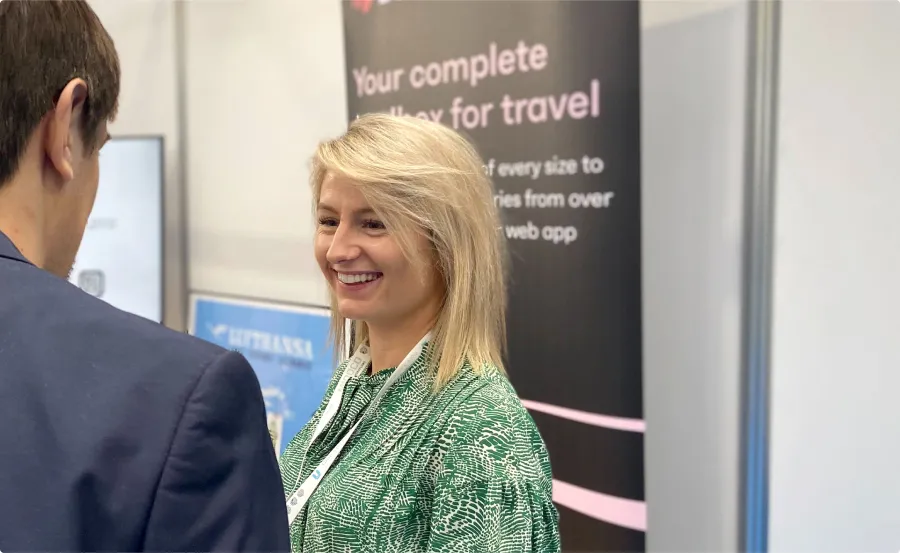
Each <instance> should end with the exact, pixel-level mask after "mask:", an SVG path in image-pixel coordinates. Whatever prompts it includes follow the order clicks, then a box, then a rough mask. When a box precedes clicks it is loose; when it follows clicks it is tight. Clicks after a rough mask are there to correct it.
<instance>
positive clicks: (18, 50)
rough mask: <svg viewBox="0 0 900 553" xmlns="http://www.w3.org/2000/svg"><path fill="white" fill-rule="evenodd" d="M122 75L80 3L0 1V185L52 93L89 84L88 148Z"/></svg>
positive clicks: (110, 110) (108, 42)
mask: <svg viewBox="0 0 900 553" xmlns="http://www.w3.org/2000/svg"><path fill="white" fill-rule="evenodd" d="M120 74H121V70H120V68H119V57H118V54H116V49H115V46H114V45H113V41H112V38H111V37H110V36H109V33H108V32H107V31H106V29H105V28H104V27H103V24H101V23H100V19H98V18H97V15H96V14H95V13H94V10H92V9H91V7H90V6H89V5H88V3H87V1H86V0H0V187H2V186H3V184H4V183H6V182H7V181H9V180H10V179H11V178H12V176H13V175H14V174H15V173H16V171H17V170H18V166H19V163H20V160H21V157H22V155H23V154H24V151H25V147H26V145H27V144H28V140H29V138H30V137H31V135H32V133H34V130H35V129H36V128H37V126H38V125H39V124H40V122H41V120H42V119H43V117H44V116H45V115H46V114H47V113H48V112H49V111H50V110H52V109H53V107H54V105H55V104H56V101H57V100H58V98H59V94H60V93H61V92H62V90H63V89H64V88H65V86H66V85H67V84H68V83H69V82H70V81H71V80H72V79H76V78H80V79H83V80H84V81H85V82H86V83H87V86H88V94H87V100H86V102H85V110H84V118H83V121H82V123H83V124H82V128H81V138H82V140H84V143H85V147H86V148H88V150H89V151H93V150H94V148H96V147H97V146H98V145H99V144H98V142H99V140H100V138H101V137H99V136H98V134H97V131H98V128H99V126H100V124H101V123H103V122H104V121H108V120H110V119H111V118H112V117H113V116H115V112H116V108H117V106H118V100H119V80H120Z"/></svg>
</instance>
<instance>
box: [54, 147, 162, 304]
mask: <svg viewBox="0 0 900 553" xmlns="http://www.w3.org/2000/svg"><path fill="white" fill-rule="evenodd" d="M162 229H163V138H162V137H155V136H154V137H126V138H113V139H112V140H110V141H109V142H108V143H107V144H106V145H105V146H104V147H103V149H102V150H101V152H100V186H99V190H98V191H97V199H96V202H95V203H94V210H93V212H92V213H91V216H90V219H89V220H88V225H87V229H86V230H85V233H84V239H83V240H82V242H81V248H80V249H79V250H78V256H77V257H76V259H75V266H74V268H73V270H72V274H71V276H70V280H71V282H73V283H74V284H75V285H77V286H78V287H79V288H81V289H82V290H84V291H85V292H87V293H89V294H91V295H94V296H96V297H98V298H101V299H103V300H105V301H107V302H109V303H110V304H111V305H114V306H115V307H118V308H119V309H122V310H124V311H128V312H130V313H133V314H135V315H139V316H141V317H145V318H147V319H150V320H152V321H156V322H162V320H163V230H162Z"/></svg>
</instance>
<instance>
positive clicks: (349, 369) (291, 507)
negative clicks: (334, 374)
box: [287, 332, 431, 525]
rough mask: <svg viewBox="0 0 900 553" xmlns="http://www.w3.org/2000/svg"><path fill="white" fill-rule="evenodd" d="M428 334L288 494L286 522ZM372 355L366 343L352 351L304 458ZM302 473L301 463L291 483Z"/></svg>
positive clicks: (416, 355) (419, 351)
mask: <svg viewBox="0 0 900 553" xmlns="http://www.w3.org/2000/svg"><path fill="white" fill-rule="evenodd" d="M430 337H431V333H430V332H429V333H428V334H426V335H425V337H424V338H422V339H421V340H420V341H419V343H418V344H416V347H414V348H413V349H412V351H410V352H409V353H408V354H406V357H405V358H404V359H403V361H402V362H401V363H400V364H399V365H398V366H397V368H396V369H395V370H394V374H392V375H391V377H390V378H389V379H388V380H387V382H385V383H384V386H382V387H381V389H380V390H378V394H376V395H375V398H374V399H372V402H371V403H369V406H368V407H367V408H366V410H365V411H364V412H363V414H362V415H361V416H360V417H359V420H358V421H356V424H354V425H353V427H351V428H350V430H348V431H347V433H346V434H345V435H344V437H343V438H341V441H340V442H338V443H337V445H335V446H334V448H333V449H332V450H331V451H329V452H328V454H327V455H326V456H325V457H324V458H323V459H322V462H320V463H319V466H317V467H316V469H315V470H314V471H313V472H312V474H310V475H309V476H308V477H307V478H306V480H305V481H304V482H303V484H302V485H301V486H300V487H299V488H298V489H297V491H295V492H294V493H293V494H291V496H290V497H289V498H288V499H287V512H288V524H289V525H290V524H293V522H294V520H295V519H296V518H297V515H299V514H300V511H302V510H303V507H304V506H305V505H306V502H307V501H309V498H310V496H311V495H312V494H313V492H314V491H316V488H318V487H319V483H320V482H321V481H322V478H323V477H324V476H325V473H327V472H328V469H330V468H331V465H333V464H334V461H335V460H336V459H337V458H338V455H340V454H341V451H343V449H344V447H345V446H346V445H347V442H348V441H349V440H350V437H351V436H353V434H354V433H355V432H356V429H357V428H359V425H360V423H362V421H363V420H364V419H365V417H366V415H367V414H369V413H370V412H372V411H373V410H374V409H375V407H377V406H378V403H379V402H380V401H381V399H382V398H383V397H384V395H385V394H386V393H387V392H388V390H389V389H390V388H391V386H393V385H394V384H395V383H396V382H397V381H398V380H399V379H400V378H401V377H402V376H403V375H404V374H406V371H408V370H409V368H410V367H411V366H412V364H413V363H415V361H416V359H418V358H419V356H420V355H421V354H422V348H423V347H424V346H425V343H426V342H427V341H428V339H429V338H430ZM371 358H372V355H371V353H370V352H369V348H368V346H366V345H365V344H363V345H361V346H360V347H359V348H358V349H357V350H356V353H354V354H353V357H352V358H351V359H350V362H349V363H347V366H346V367H345V368H344V373H343V374H342V375H341V379H340V380H339V381H338V383H337V385H336V386H335V389H334V393H332V395H331V399H330V400H329V401H328V405H326V406H325V410H324V411H322V417H321V418H320V419H319V424H317V425H316V429H315V431H314V432H313V435H312V438H310V440H309V445H307V446H306V452H304V455H303V458H304V459H305V458H306V455H308V454H309V447H310V446H311V445H312V444H313V442H315V441H316V438H318V437H319V435H320V434H321V433H322V432H323V431H324V430H325V428H326V427H327V426H328V425H329V424H330V423H331V421H332V420H333V419H334V416H335V415H336V414H337V412H338V409H340V407H341V401H342V400H343V397H344V388H345V387H346V385H347V381H348V380H350V379H351V378H353V377H359V376H360V375H361V374H362V373H363V372H364V371H365V370H366V369H367V368H368V366H369V361H370V360H371ZM302 474H303V470H302V467H301V470H300V472H298V473H297V480H296V481H295V482H294V486H296V485H297V483H298V482H299V481H300V478H301V475H302Z"/></svg>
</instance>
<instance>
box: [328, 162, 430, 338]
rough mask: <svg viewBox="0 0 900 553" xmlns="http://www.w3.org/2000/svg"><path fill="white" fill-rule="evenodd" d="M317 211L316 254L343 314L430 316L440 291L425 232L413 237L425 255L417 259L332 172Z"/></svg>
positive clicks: (387, 319) (393, 318)
mask: <svg viewBox="0 0 900 553" xmlns="http://www.w3.org/2000/svg"><path fill="white" fill-rule="evenodd" d="M316 216H317V219H318V228H317V231H316V241H315V252H316V260H317V261H318V263H319V267H320V268H321V269H322V273H323V274H324V275H325V279H326V280H327V281H328V284H329V286H331V289H332V290H333V291H334V294H335V297H336V298H337V308H338V311H339V312H340V314H341V315H342V316H343V317H345V318H348V319H352V320H358V321H365V322H366V323H367V324H368V325H369V326H370V327H377V326H398V325H399V326H407V325H408V324H410V323H412V322H414V321H422V324H429V323H430V322H431V320H432V319H433V317H434V316H435V314H436V312H437V309H438V306H439V305H440V291H439V284H438V278H437V275H436V273H435V270H434V268H433V262H432V261H433V260H432V252H431V244H430V243H429V242H428V240H427V239H426V238H425V237H423V236H420V235H417V236H416V239H415V241H414V246H415V251H414V253H413V255H414V256H416V258H417V260H422V261H423V263H420V264H419V263H417V264H415V265H414V264H412V263H410V261H409V260H407V258H406V257H405V256H404V255H403V251H402V250H401V248H400V244H399V243H398V242H397V240H396V238H395V237H394V236H393V235H391V233H390V232H388V231H387V230H386V229H385V225H384V224H383V222H382V221H380V220H379V219H378V217H377V216H376V214H375V212H374V211H373V210H372V208H371V206H370V205H369V204H368V203H367V202H366V199H365V197H364V196H363V195H362V193H361V192H360V191H359V190H358V189H357V188H356V187H355V186H353V184H352V183H351V182H349V181H348V180H346V179H345V178H344V177H341V176H338V175H334V174H331V173H329V174H327V175H326V176H325V179H324V180H323V182H322V190H321V193H320V197H319V204H318V206H317V209H316ZM417 269H418V270H417ZM426 319H427V320H426Z"/></svg>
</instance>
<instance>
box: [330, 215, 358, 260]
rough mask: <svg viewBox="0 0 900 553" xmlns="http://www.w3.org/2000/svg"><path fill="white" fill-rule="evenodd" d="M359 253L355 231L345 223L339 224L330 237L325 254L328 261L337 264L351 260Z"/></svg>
mask: <svg viewBox="0 0 900 553" xmlns="http://www.w3.org/2000/svg"><path fill="white" fill-rule="evenodd" d="M359 254H360V247H359V244H358V243H357V241H356V237H355V233H354V232H353V230H352V229H350V228H349V227H348V226H347V225H344V224H339V225H338V228H337V230H336V231H335V233H334V235H333V236H332V238H331V246H330V247H329V248H328V252H327V253H326V254H325V258H326V259H327V260H328V262H329V263H332V264H338V263H346V262H348V261H353V260H354V259H356V258H357V257H359Z"/></svg>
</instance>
